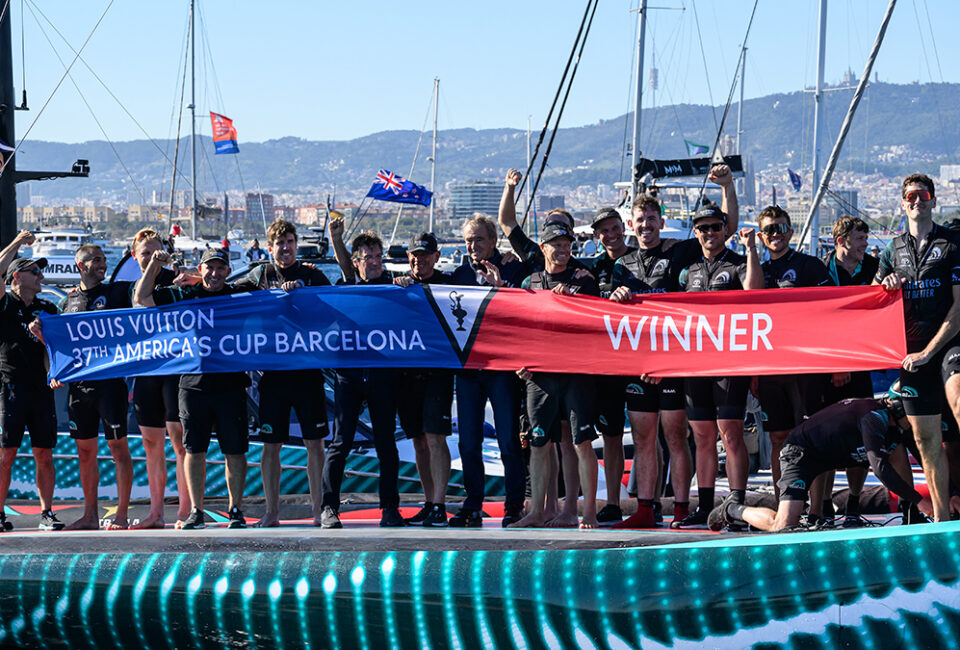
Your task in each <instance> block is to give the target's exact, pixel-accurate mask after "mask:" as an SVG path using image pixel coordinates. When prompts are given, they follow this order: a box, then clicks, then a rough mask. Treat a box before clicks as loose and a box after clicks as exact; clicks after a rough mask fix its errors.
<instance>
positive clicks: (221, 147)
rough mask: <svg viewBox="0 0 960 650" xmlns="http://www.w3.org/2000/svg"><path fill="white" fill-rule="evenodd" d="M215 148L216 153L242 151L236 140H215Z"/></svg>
mask: <svg viewBox="0 0 960 650" xmlns="http://www.w3.org/2000/svg"><path fill="white" fill-rule="evenodd" d="M213 150H214V153H215V154H219V153H240V147H239V146H237V141H236V140H220V141H217V140H214V142H213Z"/></svg>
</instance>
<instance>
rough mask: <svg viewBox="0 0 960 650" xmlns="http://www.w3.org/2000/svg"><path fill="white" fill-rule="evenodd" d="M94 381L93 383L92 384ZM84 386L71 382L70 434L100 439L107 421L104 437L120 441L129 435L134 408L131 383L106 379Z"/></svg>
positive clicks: (68, 402) (79, 437) (68, 403)
mask: <svg viewBox="0 0 960 650" xmlns="http://www.w3.org/2000/svg"><path fill="white" fill-rule="evenodd" d="M91 383H93V385H91ZM91 383H87V384H85V385H84V386H82V387H81V386H78V385H77V384H70V389H69V390H70V392H69V397H68V399H67V412H68V414H69V416H70V437H71V438H73V439H74V440H90V439H92V438H96V437H97V434H98V433H99V432H100V423H101V422H103V437H104V438H106V439H107V440H120V439H121V438H125V437H126V436H127V410H128V408H129V407H130V402H129V401H127V400H128V394H127V382H125V381H124V380H123V379H104V380H103V381H98V382H91Z"/></svg>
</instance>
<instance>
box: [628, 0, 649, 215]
mask: <svg viewBox="0 0 960 650" xmlns="http://www.w3.org/2000/svg"><path fill="white" fill-rule="evenodd" d="M646 15H647V0H640V9H639V10H638V18H637V20H638V23H637V33H638V34H639V38H638V39H637V70H636V78H635V79H634V81H635V89H636V91H635V92H636V105H635V106H634V107H633V144H632V147H631V149H632V154H631V156H632V164H631V166H630V167H631V173H630V182H631V185H632V189H633V193H632V196H633V198H636V196H637V181H638V180H639V179H638V176H637V165H639V164H640V105H641V103H642V101H643V50H644V45H645V42H646V41H645V39H646V33H647V31H646V28H647V25H646Z"/></svg>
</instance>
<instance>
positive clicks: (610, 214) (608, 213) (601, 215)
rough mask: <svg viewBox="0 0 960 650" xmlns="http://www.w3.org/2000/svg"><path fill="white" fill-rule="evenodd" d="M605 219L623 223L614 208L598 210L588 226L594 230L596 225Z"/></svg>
mask: <svg viewBox="0 0 960 650" xmlns="http://www.w3.org/2000/svg"><path fill="white" fill-rule="evenodd" d="M606 219H620V220H621V221H623V218H622V217H621V216H620V213H619V212H617V209H616V208H600V209H599V210H597V212H596V214H594V215H593V221H592V222H590V225H591V226H593V227H594V228H596V227H597V224H598V223H600V222H601V221H605V220H606Z"/></svg>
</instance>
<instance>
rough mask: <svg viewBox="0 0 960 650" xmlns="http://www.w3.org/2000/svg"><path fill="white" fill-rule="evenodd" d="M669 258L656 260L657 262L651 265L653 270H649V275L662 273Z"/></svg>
mask: <svg viewBox="0 0 960 650" xmlns="http://www.w3.org/2000/svg"><path fill="white" fill-rule="evenodd" d="M669 263H670V262H669V260H657V263H656V264H654V265H653V270H652V271H650V275H663V274H664V273H666V272H667V264H669Z"/></svg>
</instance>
